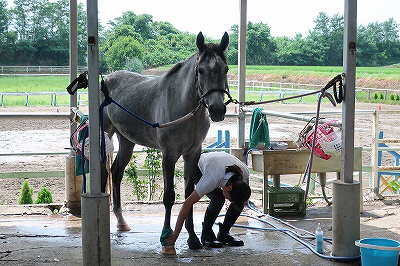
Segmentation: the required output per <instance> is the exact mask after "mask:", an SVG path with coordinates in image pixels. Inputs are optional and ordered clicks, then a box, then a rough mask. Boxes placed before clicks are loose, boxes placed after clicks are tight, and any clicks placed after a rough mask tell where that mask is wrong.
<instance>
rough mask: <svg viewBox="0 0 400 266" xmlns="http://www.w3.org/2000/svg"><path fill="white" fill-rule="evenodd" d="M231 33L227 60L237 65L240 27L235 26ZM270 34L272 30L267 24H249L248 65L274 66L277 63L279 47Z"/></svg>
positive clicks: (247, 38)
mask: <svg viewBox="0 0 400 266" xmlns="http://www.w3.org/2000/svg"><path fill="white" fill-rule="evenodd" d="M230 32H231V34H230V35H229V46H228V51H227V58H228V61H229V63H230V64H237V63H238V59H237V56H238V46H239V42H238V38H239V27H238V25H237V24H235V25H233V26H232V27H231V28H230ZM270 32H271V29H270V27H268V25H267V24H264V23H254V24H253V23H252V22H251V21H249V22H248V24H247V32H246V63H247V64H248V65H272V64H275V63H276V61H277V58H276V49H277V47H276V43H275V41H274V39H273V38H272V36H271V33H270Z"/></svg>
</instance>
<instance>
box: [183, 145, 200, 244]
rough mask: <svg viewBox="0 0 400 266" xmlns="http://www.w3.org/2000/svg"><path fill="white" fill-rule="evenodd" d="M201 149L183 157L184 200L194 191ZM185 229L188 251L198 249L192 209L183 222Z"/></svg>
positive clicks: (198, 241)
mask: <svg viewBox="0 0 400 266" xmlns="http://www.w3.org/2000/svg"><path fill="white" fill-rule="evenodd" d="M200 153H201V149H200V148H199V149H198V150H196V151H194V152H192V153H191V154H188V155H184V156H183V159H184V161H185V165H184V178H185V199H186V198H188V197H189V196H190V194H192V192H193V191H194V181H195V177H196V172H197V163H198V161H199V158H200ZM185 227H186V230H187V231H188V233H189V239H188V240H187V243H188V246H189V248H190V249H200V248H202V247H203V246H202V244H201V243H200V240H199V238H198V237H197V235H196V233H195V231H194V224H193V207H192V208H191V209H190V211H189V214H188V216H187V217H186V220H185Z"/></svg>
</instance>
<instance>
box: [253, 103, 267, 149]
mask: <svg viewBox="0 0 400 266" xmlns="http://www.w3.org/2000/svg"><path fill="white" fill-rule="evenodd" d="M262 110H263V109H262V108H255V109H254V110H253V115H252V117H251V122H250V138H249V148H250V149H253V148H256V147H257V145H258V143H260V142H264V144H265V146H269V145H270V141H269V129H268V122H267V117H266V115H265V114H263V113H262Z"/></svg>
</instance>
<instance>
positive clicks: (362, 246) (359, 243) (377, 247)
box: [355, 240, 400, 251]
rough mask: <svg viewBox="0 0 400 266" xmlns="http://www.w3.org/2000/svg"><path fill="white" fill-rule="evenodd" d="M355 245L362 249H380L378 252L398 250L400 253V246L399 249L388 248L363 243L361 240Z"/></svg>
mask: <svg viewBox="0 0 400 266" xmlns="http://www.w3.org/2000/svg"><path fill="white" fill-rule="evenodd" d="M355 245H356V246H358V247H360V248H369V249H378V250H396V251H400V246H397V247H388V246H377V245H371V244H365V243H361V242H360V240H356V242H355Z"/></svg>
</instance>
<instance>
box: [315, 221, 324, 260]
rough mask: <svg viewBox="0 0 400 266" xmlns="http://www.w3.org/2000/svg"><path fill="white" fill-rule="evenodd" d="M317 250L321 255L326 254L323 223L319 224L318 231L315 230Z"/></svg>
mask: <svg viewBox="0 0 400 266" xmlns="http://www.w3.org/2000/svg"><path fill="white" fill-rule="evenodd" d="M315 240H316V249H317V252H318V253H320V254H323V253H324V232H323V231H322V229H321V223H318V227H317V230H315Z"/></svg>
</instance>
